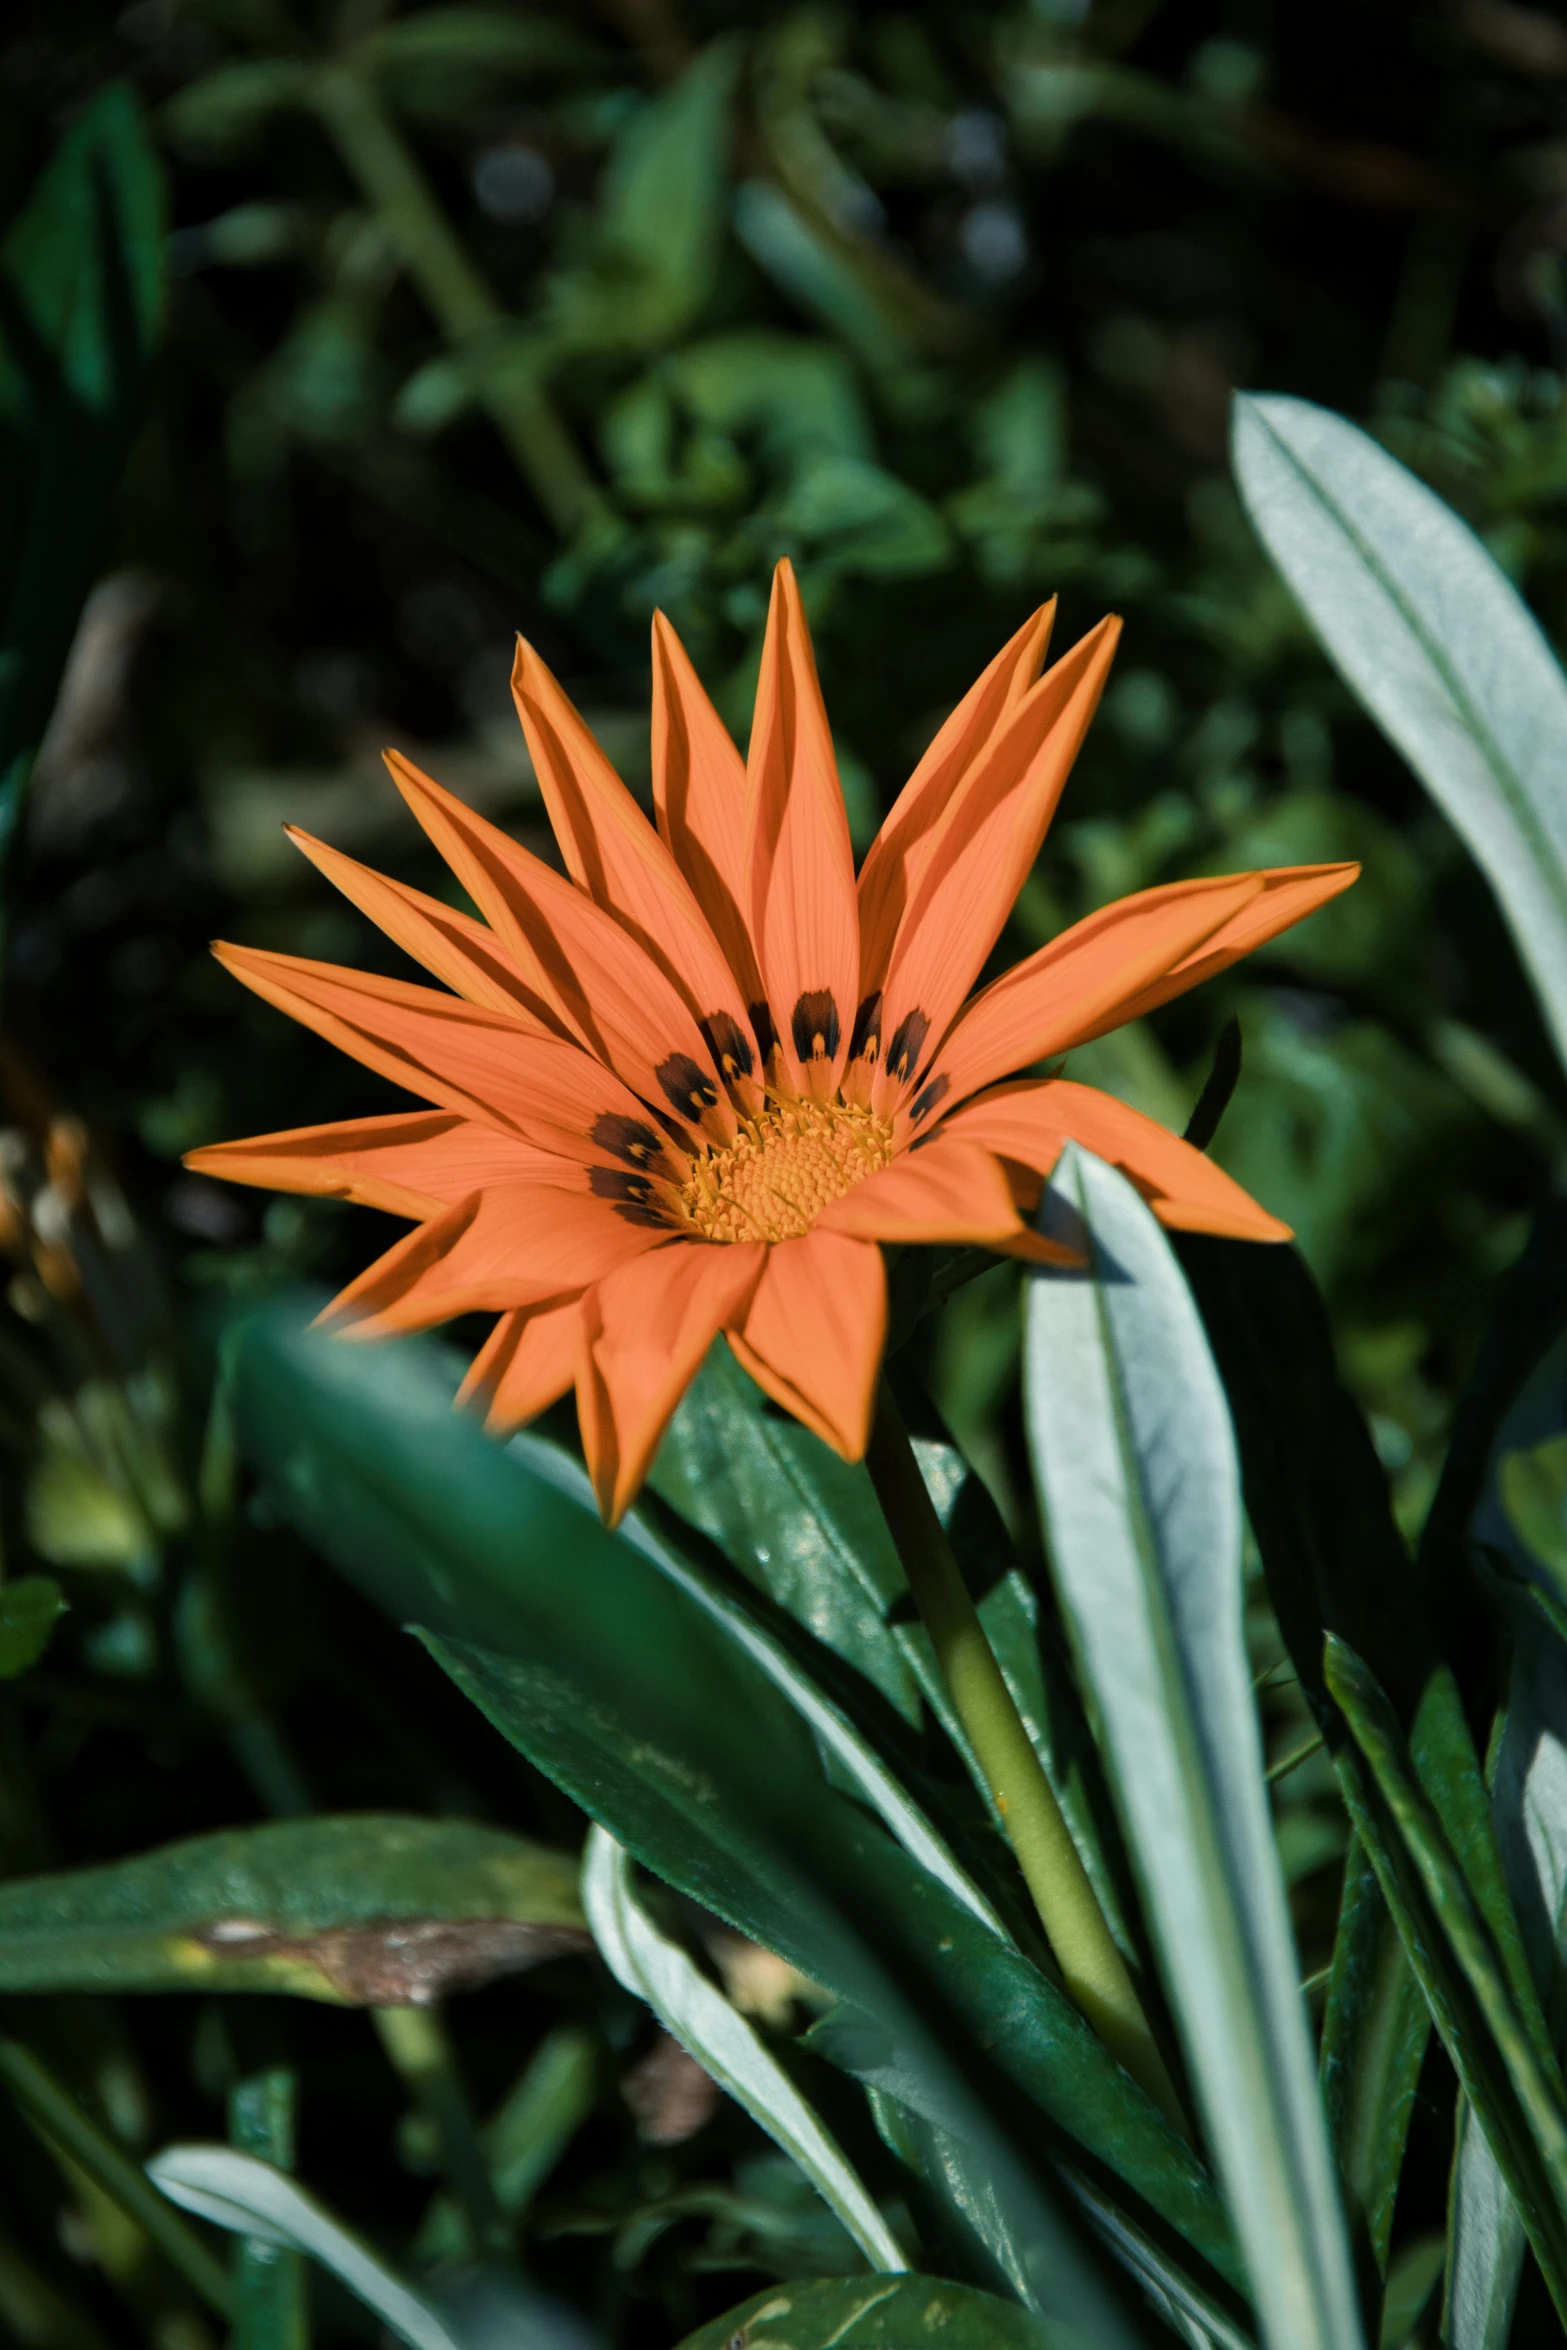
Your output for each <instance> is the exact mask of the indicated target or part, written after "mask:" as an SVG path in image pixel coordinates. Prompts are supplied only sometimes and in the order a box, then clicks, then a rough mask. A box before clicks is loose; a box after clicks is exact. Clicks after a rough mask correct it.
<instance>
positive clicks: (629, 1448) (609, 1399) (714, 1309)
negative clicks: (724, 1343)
mask: <svg viewBox="0 0 1567 2350" xmlns="http://www.w3.org/2000/svg"><path fill="white" fill-rule="evenodd" d="M766 1256H767V1250H766V1248H765V1246H764V1245H763V1243H762V1242H760V1241H749V1242H745V1241H742V1242H739V1243H737V1244H735V1245H734V1246H732V1247H728V1246H722V1245H720V1244H718V1243H715V1242H712V1241H694V1242H688V1243H686V1244H684V1245H677V1246H675V1247H673V1248H665V1249H659V1250H657V1251H656V1252H655V1253H654V1254H653V1255H651V1256H645V1257H639V1258H638V1259H637V1261H636V1262H635V1263H634V1264H628V1265H622V1266H621V1267H620V1268H619V1270H618V1271H617V1272H614V1273H610V1274H607V1275H606V1276H605V1278H604V1279H603V1280H602V1281H600V1282H599V1284H598V1286H597V1288H596V1290H595V1292H594V1295H595V1299H596V1310H597V1323H596V1328H595V1329H594V1330H593V1332H592V1335H591V1337H590V1340H589V1347H590V1352H591V1366H590V1369H591V1375H592V1377H593V1378H595V1379H596V1380H597V1381H598V1382H600V1383H601V1384H602V1388H603V1396H602V1398H599V1399H596V1400H595V1401H594V1403H593V1406H592V1410H591V1415H590V1416H591V1417H592V1418H593V1420H594V1423H595V1425H596V1426H597V1427H598V1428H599V1431H600V1435H599V1441H598V1442H597V1443H596V1445H595V1446H594V1484H595V1489H596V1491H597V1493H598V1499H599V1508H600V1510H601V1512H602V1514H603V1516H604V1519H605V1521H606V1523H607V1524H609V1525H611V1526H613V1525H615V1524H616V1523H617V1522H618V1521H619V1519H620V1518H622V1517H623V1516H624V1514H625V1512H626V1511H627V1509H629V1507H630V1506H631V1503H632V1502H633V1501H634V1500H635V1498H636V1496H637V1493H638V1491H639V1490H640V1488H641V1485H642V1482H643V1479H644V1478H645V1477H646V1475H647V1472H648V1469H649V1466H650V1465H651V1463H652V1459H653V1455H654V1453H655V1452H656V1451H657V1449H658V1443H659V1439H660V1437H661V1436H662V1435H663V1433H664V1430H665V1428H666V1427H667V1426H668V1424H669V1418H670V1414H671V1413H672V1412H673V1411H674V1408H675V1406H676V1404H678V1403H679V1401H680V1398H681V1397H682V1395H684V1393H685V1391H686V1389H687V1387H688V1386H689V1385H690V1383H691V1381H692V1380H693V1379H694V1378H695V1376H696V1374H697V1372H698V1370H699V1369H700V1368H701V1364H702V1358H703V1356H704V1355H705V1354H706V1353H707V1350H708V1348H709V1347H710V1346H711V1345H712V1343H713V1340H714V1339H715V1338H716V1337H717V1336H718V1333H719V1331H720V1330H721V1329H722V1328H723V1327H724V1325H725V1323H726V1322H728V1321H729V1320H730V1319H731V1317H732V1316H734V1315H736V1314H738V1313H740V1312H741V1311H742V1310H743V1309H744V1307H745V1305H746V1303H747V1301H748V1300H749V1298H750V1295H751V1292H752V1290H753V1289H754V1288H755V1287H756V1284H757V1281H758V1279H759V1277H760V1275H761V1272H762V1267H763V1264H764V1262H765V1260H766ZM606 1414H607V1418H608V1421H609V1423H610V1425H611V1426H612V1429H613V1441H612V1442H611V1441H606V1437H607V1435H608V1430H607V1429H606V1428H605V1427H604V1422H605V1418H606Z"/></svg>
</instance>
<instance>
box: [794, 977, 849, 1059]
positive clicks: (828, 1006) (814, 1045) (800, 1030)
mask: <svg viewBox="0 0 1567 2350" xmlns="http://www.w3.org/2000/svg"><path fill="white" fill-rule="evenodd" d="M789 1033H790V1035H791V1036H792V1037H793V1038H794V1049H795V1051H796V1052H797V1053H798V1055H799V1057H800V1059H801V1060H802V1061H831V1060H833V1059H834V1058H836V1055H837V1051H838V1039H839V1037H840V1036H841V1035H842V1034H843V1030H842V1028H841V1027H840V1026H839V1022H838V1007H837V1005H836V1004H835V1003H834V1001H833V996H832V990H831V988H828V987H811V988H807V990H806V992H805V994H804V995H803V996H801V998H800V1000H799V1002H798V1003H797V1004H796V1005H795V1007H794V1013H793V1016H792V1018H791V1019H790V1022H789Z"/></svg>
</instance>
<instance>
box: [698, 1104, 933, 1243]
mask: <svg viewBox="0 0 1567 2350" xmlns="http://www.w3.org/2000/svg"><path fill="white" fill-rule="evenodd" d="M891 1158H892V1128H891V1126H890V1124H889V1123H888V1121H887V1120H886V1119H885V1118H878V1117H876V1116H875V1115H874V1113H873V1112H871V1111H870V1110H861V1109H856V1108H855V1107H854V1106H853V1104H852V1103H849V1102H810V1101H774V1100H769V1102H768V1104H767V1107H766V1109H765V1110H763V1111H762V1112H761V1113H760V1115H759V1116H757V1117H755V1118H747V1119H745V1120H744V1121H743V1123H742V1125H741V1128H740V1131H739V1133H738V1134H737V1135H736V1136H735V1139H734V1141H733V1142H732V1143H729V1144H728V1145H727V1146H726V1147H725V1148H724V1149H723V1150H713V1151H708V1152H707V1153H706V1155H705V1156H704V1157H702V1158H700V1159H698V1160H697V1161H696V1163H695V1165H694V1166H693V1168H692V1170H691V1174H690V1177H689V1179H688V1180H687V1181H686V1182H685V1183H684V1184H682V1186H681V1189H680V1203H681V1206H682V1207H683V1208H684V1209H685V1212H686V1214H687V1216H688V1217H689V1218H690V1220H691V1222H692V1224H694V1225H695V1227H696V1229H697V1231H698V1232H700V1233H702V1234H703V1235H704V1236H705V1238H707V1239H708V1240H797V1239H798V1238H799V1236H800V1234H801V1233H802V1232H809V1231H810V1229H811V1226H812V1225H813V1224H814V1223H815V1221H816V1219H817V1217H818V1216H819V1215H820V1214H821V1212H822V1210H823V1208H825V1207H826V1206H827V1204H828V1202H829V1201H830V1200H835V1199H841V1198H842V1197H843V1194H844V1193H845V1192H846V1191H852V1190H853V1189H854V1186H855V1185H856V1184H857V1183H863V1182H864V1180H865V1178H866V1176H867V1175H874V1174H876V1173H877V1172H878V1171H879V1170H880V1169H881V1168H883V1167H885V1166H887V1165H888V1164H889V1163H890V1161H891Z"/></svg>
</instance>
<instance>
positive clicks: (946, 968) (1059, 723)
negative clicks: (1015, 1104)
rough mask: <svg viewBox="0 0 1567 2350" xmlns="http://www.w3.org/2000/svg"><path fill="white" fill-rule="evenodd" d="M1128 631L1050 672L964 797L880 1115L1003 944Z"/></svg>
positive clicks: (923, 893) (892, 1025)
mask: <svg viewBox="0 0 1567 2350" xmlns="http://www.w3.org/2000/svg"><path fill="white" fill-rule="evenodd" d="M1119 632H1120V622H1119V621H1118V620H1103V621H1101V622H1100V624H1099V626H1098V627H1097V628H1096V629H1093V630H1091V631H1090V633H1089V634H1088V635H1087V636H1086V637H1084V638H1082V640H1081V641H1080V642H1079V643H1078V644H1075V645H1074V646H1073V647H1072V649H1071V651H1070V652H1069V653H1066V654H1063V656H1062V658H1061V659H1060V660H1059V661H1057V662H1056V663H1055V665H1054V667H1053V668H1050V669H1047V670H1046V672H1045V674H1044V676H1043V677H1042V678H1041V679H1040V680H1039V683H1038V684H1037V685H1036V686H1034V687H1033V688H1032V689H1031V690H1030V691H1029V692H1028V693H1027V694H1025V695H1024V697H1023V699H1022V701H1021V702H1019V703H1018V705H1017V707H1016V709H1015V710H1014V711H1013V714H1012V716H1011V718H1010V719H1009V720H1008V721H1007V722H1006V723H1005V724H1004V725H1003V726H1002V727H1001V729H1000V730H999V732H998V733H997V734H996V736H995V737H994V739H993V740H992V742H991V744H990V747H989V748H988V749H987V750H986V751H985V752H984V753H983V754H982V756H981V757H980V758H979V759H977V760H976V761H975V763H974V765H973V767H972V768H971V769H970V770H969V772H968V774H967V775H966V776H964V778H963V779H962V783H961V786H960V788H959V789H958V790H957V791H956V792H955V793H954V794H953V797H952V799H951V802H950V803H949V805H948V808H947V812H946V814H945V816H944V817H943V818H942V820H941V823H940V825H939V826H938V828H937V831H936V834H935V837H934V839H933V841H932V843H931V848H930V855H929V859H928V862H927V865H926V870H925V874H924V877H923V879H922V881H921V883H920V886H919V888H918V890H917V891H916V892H915V894H914V896H913V897H912V899H911V900H910V902H909V904H908V906H907V908H906V910H905V912H904V916H903V920H902V923H901V924H900V926H899V930H898V937H897V943H896V944H895V946H894V948H893V950H892V957H891V960H890V962H889V965H888V970H887V979H886V984H885V987H884V989H883V1003H882V1032H881V1033H882V1059H881V1066H880V1068H879V1069H878V1071H877V1073H876V1076H875V1079H874V1080H873V1083H872V1087H871V1099H872V1102H873V1104H874V1105H875V1107H876V1108H877V1109H878V1110H882V1111H884V1112H885V1111H887V1110H890V1108H891V1107H892V1105H893V1103H894V1102H895V1101H896V1100H897V1099H898V1098H899V1096H900V1095H901V1093H902V1092H903V1090H904V1088H905V1087H906V1086H907V1084H908V1081H909V1080H910V1078H912V1077H913V1076H914V1074H915V1072H916V1070H917V1069H918V1067H919V1065H920V1062H921V1060H922V1059H923V1058H924V1057H925V1056H926V1054H927V1053H928V1050H929V1048H930V1047H931V1046H932V1045H934V1044H935V1043H936V1041H937V1040H938V1039H939V1038H940V1037H941V1035H942V1034H943V1032H944V1031H945V1029H946V1028H947V1026H948V1024H949V1023H950V1021H951V1019H952V1016H953V1014H954V1013H955V1012H956V1011H957V1009H958V1006H959V1005H960V1004H961V1003H962V1001H963V998H964V997H965V996H966V995H967V994H968V991H969V989H970V988H971V987H972V986H973V984H974V981H975V979H976V978H977V977H978V975H979V973H980V971H981V970H982V968H983V966H984V962H985V958H986V956H987V955H988V954H989V953H990V950H991V948H992V947H993V946H994V945H995V943H996V940H997V939H998V938H999V937H1000V935H1001V930H1002V926H1003V924H1004V923H1005V921H1006V918H1007V915H1008V914H1009V913H1010V912H1011V909H1012V903H1013V900H1014V899H1015V898H1016V896H1017V893H1018V891H1019V890H1020V889H1021V888H1022V886H1023V882H1024V880H1025V878H1026V877H1027V874H1028V872H1029V869H1030V867H1031V866H1032V865H1033V862H1034V859H1035V858H1036V857H1037V856H1038V854H1039V847H1040V843H1041V842H1042V840H1043V839H1044V837H1045V830H1046V827H1047V826H1048V824H1049V822H1050V819H1051V817H1052V815H1053V814H1054V813H1055V807H1056V802H1057V800H1058V799H1059V798H1060V796H1061V790H1062V786H1063V785H1064V784H1065V782H1066V778H1067V775H1068V773H1069V771H1070V769H1071V765H1072V762H1073V760H1074V759H1075V758H1076V756H1077V753H1078V749H1079V747H1080V745H1081V743H1082V740H1083V736H1084V735H1085V734H1086V733H1087V731H1088V723H1089V720H1090V719H1091V718H1092V716H1093V714H1094V711H1095V709H1096V708H1097V707H1098V703H1099V696H1100V694H1101V693H1102V691H1103V690H1104V683H1105V679H1106V677H1107V676H1108V675H1109V672H1110V663H1111V661H1112V659H1113V658H1114V654H1115V647H1116V639H1117V636H1118V635H1119Z"/></svg>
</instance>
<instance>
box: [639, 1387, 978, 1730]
mask: <svg viewBox="0 0 1567 2350" xmlns="http://www.w3.org/2000/svg"><path fill="white" fill-rule="evenodd" d="M649 1483H650V1484H651V1486H652V1488H653V1491H654V1492H655V1493H657V1494H659V1495H660V1496H661V1497H662V1499H663V1500H665V1501H667V1502H668V1503H669V1505H670V1507H671V1508H672V1509H675V1510H678V1511H679V1512H680V1514H681V1516H682V1517H683V1518H686V1519H687V1520H688V1521H689V1522H690V1523H691V1524H692V1525H693V1526H697V1527H700V1529H701V1530H702V1532H703V1533H704V1534H706V1535H708V1536H710V1537H711V1539H712V1540H713V1541H714V1542H716V1543H717V1545H718V1547H719V1549H720V1550H721V1551H722V1552H723V1553H724V1556H725V1557H726V1558H728V1559H730V1560H731V1561H732V1562H733V1563H734V1565H735V1566H736V1567H738V1568H739V1570H740V1572H741V1574H742V1575H745V1576H746V1577H747V1578H748V1579H749V1580H750V1581H751V1582H752V1583H754V1584H755V1585H756V1586H757V1588H758V1589H759V1590H762V1591H766V1592H768V1593H769V1594H770V1595H771V1597H772V1598H774V1599H775V1600H776V1601H777V1602H778V1604H779V1606H780V1607H783V1608H786V1609H787V1610H788V1612H789V1614H790V1615H791V1616H793V1617H794V1619H795V1621H796V1622H797V1623H800V1624H804V1625H806V1626H807V1627H808V1628H809V1629H810V1630H811V1631H812V1632H814V1633H815V1635H816V1637H817V1639H818V1640H823V1641H825V1642H826V1644H827V1646H828V1647H829V1648H831V1649H833V1650H834V1651H835V1652H836V1653H837V1654H838V1655H839V1656H841V1657H842V1658H843V1660H844V1662H845V1663H846V1664H850V1665H853V1666H854V1667H855V1669H856V1670H857V1671H859V1672H862V1673H863V1674H864V1675H865V1677H866V1679H867V1680H868V1681H870V1682H872V1683H873V1684H874V1685H875V1687H876V1688H878V1689H879V1690H880V1691H881V1692H882V1694H883V1696H884V1697H887V1698H888V1699H890V1700H891V1702H892V1703H893V1704H894V1705H895V1706H896V1707H897V1708H898V1711H899V1712H900V1713H901V1714H902V1715H903V1717H904V1719H905V1720H906V1721H909V1722H918V1720H919V1718H920V1693H921V1690H922V1689H924V1690H926V1691H927V1692H931V1693H933V1692H934V1690H935V1687H936V1685H937V1682H938V1680H939V1676H938V1675H937V1674H936V1671H935V1665H934V1662H933V1660H932V1659H931V1657H930V1653H929V1643H928V1642H921V1641H920V1640H919V1639H917V1638H915V1637H911V1635H910V1633H909V1631H908V1630H907V1629H906V1628H905V1627H904V1626H902V1625H900V1624H897V1623H895V1622H894V1621H893V1620H892V1619H893V1615H894V1610H895V1609H896V1607H897V1605H898V1602H899V1601H900V1600H901V1599H905V1598H906V1595H907V1585H906V1584H905V1582H904V1579H903V1569H902V1568H901V1566H900V1565H899V1564H898V1554H897V1552H896V1551H895V1549H894V1548H893V1543H892V1537H891V1535H890V1534H889V1533H888V1531H887V1523H886V1520H885V1519H884V1518H883V1516H882V1514H881V1510H880V1508H879V1507H878V1505H877V1501H876V1495H875V1493H874V1491H873V1490H872V1487H871V1481H870V1479H869V1477H867V1475H866V1474H865V1471H864V1469H863V1468H861V1467H859V1466H857V1465H851V1464H850V1463H849V1462H847V1461H842V1460H840V1459H839V1458H838V1455H837V1454H836V1453H835V1452H833V1451H832V1450H831V1449H830V1447H829V1446H827V1445H825V1444H823V1442H822V1441H821V1439H820V1437H818V1436H813V1435H812V1434H811V1432H810V1430H809V1429H807V1428H802V1427H801V1426H800V1424H799V1422H798V1421H796V1420H791V1419H788V1418H786V1417H785V1416H784V1415H783V1414H782V1413H780V1412H778V1411H776V1410H775V1409H773V1407H772V1406H770V1405H769V1403H768V1402H767V1399H766V1397H765V1396H764V1395H763V1394H762V1391H761V1389H760V1388H759V1387H758V1386H757V1385H756V1383H755V1381H754V1380H751V1379H748V1378H747V1377H746V1374H745V1373H744V1371H742V1370H741V1368H740V1365H739V1364H738V1363H737V1362H736V1361H735V1359H734V1356H733V1355H732V1354H731V1353H730V1351H729V1349H728V1347H727V1346H715V1347H714V1348H713V1350H712V1352H711V1353H710V1354H709V1356H708V1358H707V1360H706V1362H705V1363H704V1364H703V1366H702V1368H701V1370H700V1371H699V1372H698V1374H697V1376H696V1378H695V1379H694V1380H693V1381H692V1383H691V1385H690V1387H689V1388H688V1389H687V1390H686V1393H685V1395H684V1397H683V1398H682V1400H681V1403H680V1406H679V1409H678V1410H677V1411H676V1413H675V1416H674V1418H673V1419H672V1420H671V1421H670V1424H669V1427H668V1430H667V1431H666V1433H665V1436H664V1441H663V1443H662V1444H661V1445H660V1446H659V1449H658V1454H657V1457H656V1459H655V1460H654V1463H653V1468H652V1473H651V1476H650V1478H649Z"/></svg>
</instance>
